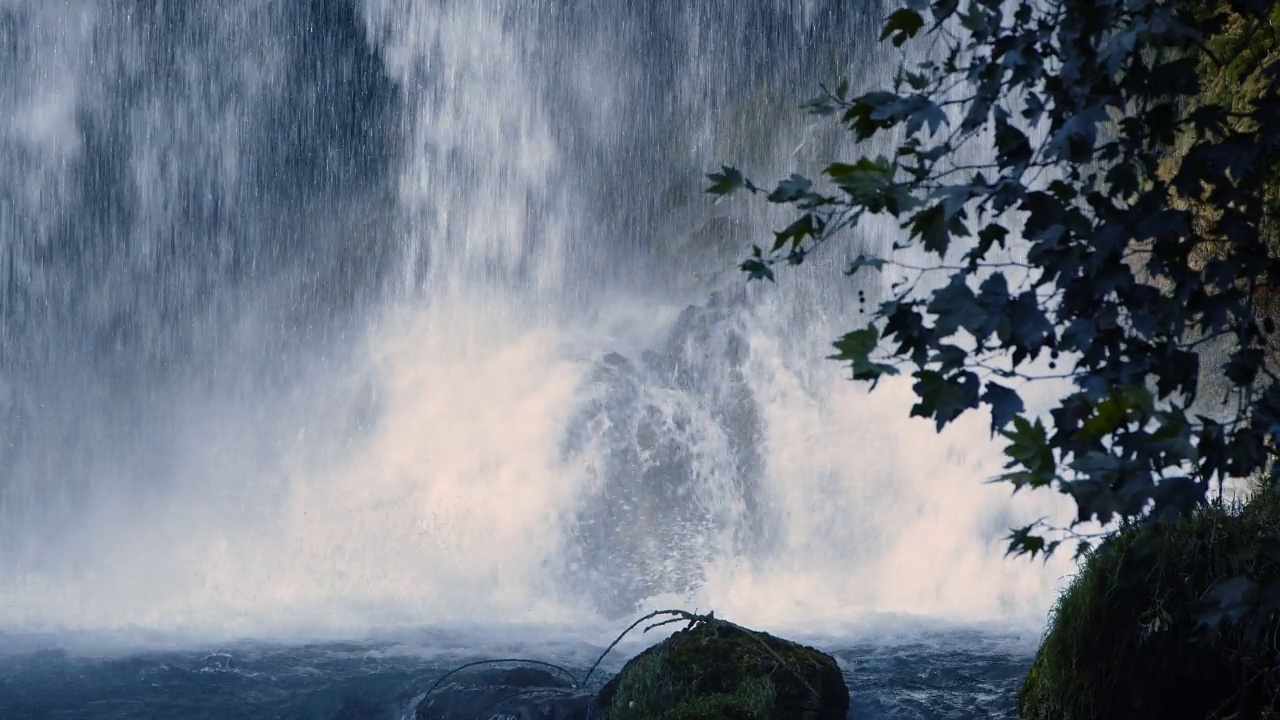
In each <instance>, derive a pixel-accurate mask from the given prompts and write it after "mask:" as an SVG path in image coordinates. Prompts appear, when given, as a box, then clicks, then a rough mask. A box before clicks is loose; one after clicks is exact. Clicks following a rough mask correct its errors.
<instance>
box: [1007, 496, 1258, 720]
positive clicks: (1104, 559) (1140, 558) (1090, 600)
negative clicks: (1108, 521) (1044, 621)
mask: <svg viewBox="0 0 1280 720" xmlns="http://www.w3.org/2000/svg"><path fill="white" fill-rule="evenodd" d="M1264 543H1280V501H1278V500H1277V498H1276V496H1274V495H1270V494H1268V495H1262V496H1259V497H1257V498H1255V499H1254V500H1252V501H1250V502H1249V503H1248V504H1247V505H1245V506H1244V507H1243V508H1238V509H1235V510H1228V509H1225V508H1223V507H1218V506H1214V507H1209V508H1206V509H1204V510H1202V511H1200V512H1198V513H1196V514H1195V515H1194V516H1192V517H1191V518H1189V519H1187V520H1184V521H1182V522H1180V523H1178V524H1177V525H1147V526H1138V525H1134V526H1132V527H1127V528H1124V529H1122V530H1121V531H1120V532H1119V533H1118V534H1117V535H1115V536H1114V537H1112V538H1110V539H1109V540H1107V541H1106V542H1104V543H1103V544H1102V545H1101V546H1099V547H1098V548H1097V549H1096V550H1095V551H1094V552H1092V553H1091V554H1090V555H1089V556H1088V557H1086V558H1085V561H1084V563H1083V564H1082V566H1081V568H1080V572H1079V574H1078V575H1077V576H1076V577H1075V579H1074V580H1073V581H1072V582H1071V584H1070V585H1069V586H1068V587H1067V589H1066V590H1065V591H1064V592H1063V594H1062V596H1061V597H1060V598H1059V599H1058V603H1057V605H1056V607H1055V608H1054V611H1053V615H1052V617H1051V618H1050V622H1049V627H1048V629H1047V631H1046V633H1045V637H1044V640H1043V642H1042V643H1041V645H1040V649H1039V651H1038V652H1037V654H1036V657H1035V660H1034V662H1033V663H1032V666H1031V669H1030V672H1029V673H1028V674H1027V678H1026V681H1025V682H1024V684H1023V687H1022V691H1021V693H1020V694H1019V696H1018V711H1019V714H1020V715H1021V717H1022V718H1024V720H1111V719H1112V718H1162V719H1167V720H1184V719H1185V720H1206V719H1207V718H1229V717H1235V718H1280V648H1278V647H1277V645H1276V643H1274V642H1272V640H1273V636H1274V634H1276V633H1277V632H1280V621H1278V620H1277V618H1275V617H1272V618H1270V621H1269V626H1268V627H1266V628H1264V629H1263V632H1262V633H1260V634H1259V635H1260V636H1263V638H1264V639H1262V640H1261V641H1255V642H1250V641H1249V635H1248V633H1247V629H1246V628H1244V627H1241V626H1239V625H1233V624H1230V623H1224V624H1222V625H1220V626H1219V627H1218V629H1217V631H1216V632H1206V631H1205V629H1204V628H1198V627H1197V620H1198V618H1200V617H1201V616H1202V615H1203V613H1204V612H1205V611H1207V610H1210V609H1212V606H1211V605H1209V604H1208V603H1209V602H1211V601H1209V600H1206V599H1205V598H1206V595H1207V594H1208V591H1209V590H1210V588H1211V587H1213V585H1214V584H1215V583H1216V582H1217V581H1219V580H1225V579H1228V578H1232V577H1241V576H1243V577H1248V578H1250V579H1252V580H1254V581H1255V582H1257V583H1259V584H1260V585H1262V586H1266V585H1268V584H1270V583H1273V582H1276V581H1277V580H1278V579H1280V567H1276V566H1275V565H1274V564H1273V563H1272V562H1271V561H1270V560H1267V559H1266V555H1265V554H1259V553H1258V552H1257V550H1258V548H1259V547H1260V546H1261V545H1262V544H1264Z"/></svg>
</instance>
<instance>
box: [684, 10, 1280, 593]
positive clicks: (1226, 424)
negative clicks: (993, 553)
mask: <svg viewBox="0 0 1280 720" xmlns="http://www.w3.org/2000/svg"><path fill="white" fill-rule="evenodd" d="M1276 7H1277V6H1276V5H1275V4H1274V3H1273V2H1271V1H1270V0H1230V2H1228V3H1221V4H1215V3H1203V4H1202V3H1199V2H1193V1H1192V0H1185V1H1183V0H1174V1H1168V0H1037V1H1036V2H1030V1H1028V0H1020V1H1018V2H1014V3H1009V2H1005V1H1003V0H907V3H906V6H905V7H903V8H902V9H899V10H897V11H895V12H893V13H892V14H890V15H889V16H888V18H887V20H886V22H885V24H884V31H883V34H882V36H881V40H882V41H889V42H891V43H892V44H893V45H894V46H909V47H914V48H919V49H921V50H923V51H924V52H922V53H921V52H918V53H915V57H921V56H923V57H924V58H925V59H922V60H911V59H910V58H911V57H912V56H905V58H906V59H904V60H903V62H902V65H901V66H900V67H899V69H898V71H897V73H896V76H895V78H894V81H893V83H892V87H890V88H865V89H864V88H858V89H856V90H854V89H851V88H850V86H849V85H848V84H847V83H841V84H840V85H839V86H838V87H836V88H835V89H834V90H828V91H824V93H823V94H822V95H821V96H820V97H818V98H816V99H814V100H813V101H811V102H810V103H808V104H807V106H806V107H807V109H808V110H809V111H810V112H813V113H815V114H818V115H824V116H831V117H832V118H834V120H835V121H836V122H839V123H841V124H842V125H843V126H844V127H845V128H847V130H848V131H849V132H851V133H852V134H853V135H854V136H855V138H856V139H857V140H858V141H870V140H872V139H873V138H878V139H879V141H878V142H877V143H875V144H873V143H870V142H867V143H860V144H859V147H862V148H869V147H878V148H884V147H892V151H891V152H890V153H889V154H887V155H886V154H880V155H875V156H872V155H867V156H863V157H856V158H853V159H851V160H846V161H841V162H833V163H830V164H829V165H827V166H826V168H825V170H824V171H823V177H822V178H820V179H818V180H811V179H809V178H806V177H802V176H800V175H792V176H790V177H788V178H786V179H785V180H783V181H781V182H780V183H778V184H777V185H776V186H775V188H774V189H772V190H770V189H768V188H766V187H761V186H758V185H756V184H755V183H753V182H752V181H751V180H750V179H748V178H747V177H745V176H744V175H743V174H742V173H741V172H739V171H738V170H736V169H734V168H727V167H726V168H724V169H723V170H722V171H721V172H719V173H713V174H711V175H709V177H710V179H711V181H712V183H713V184H712V186H711V187H710V188H709V191H710V192H712V193H715V194H719V195H727V194H730V193H734V192H739V191H746V192H749V193H753V194H758V195H763V196H765V197H766V198H767V200H768V201H769V202H771V203H776V204H781V205H786V206H790V207H792V208H794V210H795V211H796V217H795V220H794V221H793V222H791V223H790V224H788V225H787V226H786V227H785V228H783V229H782V230H780V231H778V232H776V233H775V235H774V239H773V242H772V244H770V245H768V246H766V247H755V248H753V252H752V255H751V257H749V258H748V259H746V260H745V261H743V263H742V269H743V270H744V271H746V272H747V273H748V274H749V275H750V276H751V277H753V278H767V279H773V278H774V273H775V269H776V268H778V267H779V266H780V265H787V264H798V263H800V262H803V261H804V259H805V258H806V257H807V256H808V255H809V253H811V252H814V251H815V250H817V249H819V248H820V247H821V246H822V245H823V244H824V243H826V242H827V241H828V240H829V239H830V238H832V237H834V236H836V235H837V234H839V233H841V232H842V231H845V230H849V229H852V228H855V227H856V226H857V225H858V224H859V223H860V221H862V220H863V219H864V218H866V217H867V216H871V215H881V216H888V217H891V218H893V219H894V220H896V221H897V222H898V223H899V224H900V226H901V228H902V229H903V230H904V231H905V233H904V237H903V239H902V240H900V241H898V242H896V243H895V244H894V245H893V246H892V247H891V248H890V249H889V251H888V252H887V253H885V254H882V255H867V256H863V257H859V258H858V259H857V260H855V261H854V262H853V263H852V264H851V266H850V267H849V268H848V273H849V274H850V275H853V274H855V273H867V272H882V273H883V272H890V271H892V272H893V273H894V274H895V277H896V278H897V280H896V282H894V283H893V284H892V285H891V286H890V287H891V288H892V289H891V292H889V293H888V296H887V299H885V300H884V301H883V302H882V303H880V304H879V305H878V307H876V308H875V309H874V310H873V311H872V312H870V313H869V314H868V320H867V322H866V324H865V325H864V326H862V327H857V328H854V329H852V330H851V331H850V332H848V333H847V334H845V335H844V336H843V337H841V338H839V339H838V340H836V341H835V350H836V352H835V353H834V355H833V356H832V357H833V358H835V359H837V360H840V361H843V362H846V363H848V364H849V366H850V368H851V370H852V376H853V379H855V380H860V381H866V382H869V383H870V384H871V385H872V386H873V387H874V385H875V383H876V382H877V380H878V379H880V378H882V377H884V376H886V375H894V374H898V373H908V374H910V376H911V377H912V378H913V379H914V381H915V382H914V386H913V387H914V390H915V394H916V397H917V402H916V404H915V406H914V407H913V408H912V410H911V414H912V415H918V416H923V417H926V418H929V419H932V420H933V421H934V422H935V423H936V426H937V427H938V428H939V429H941V428H943V427H944V426H945V425H947V424H948V423H950V422H952V421H953V420H955V419H956V418H957V417H960V416H961V415H963V414H964V413H966V412H968V411H971V410H975V409H979V408H984V407H985V408H987V409H988V410H989V412H990V415H991V418H992V432H993V433H1000V434H1001V435H1002V436H1003V437H1004V438H1005V439H1006V440H1007V441H1008V446H1007V449H1006V455H1007V457H1008V463H1007V465H1006V472H1005V473H1004V474H1002V475H1000V476H999V477H998V478H997V480H998V481H1001V482H1007V483H1009V484H1010V485H1011V486H1012V487H1013V489H1014V490H1015V491H1017V490H1018V489H1021V488H1024V487H1025V488H1044V487H1051V488H1054V489H1056V490H1057V491H1059V492H1062V493H1065V494H1067V495H1069V496H1070V497H1071V499H1072V500H1073V501H1074V503H1075V507H1076V509H1077V511H1078V512H1077V513H1076V517H1075V519H1074V522H1073V524H1072V526H1071V528H1066V529H1060V530H1054V529H1051V528H1048V527H1047V526H1045V525H1043V524H1041V523H1037V524H1034V525H1031V526H1028V527H1024V528H1019V529H1016V530H1014V531H1013V532H1012V533H1011V535H1010V538H1009V540H1010V552H1012V553H1027V554H1030V555H1031V556H1033V557H1034V556H1036V555H1037V554H1041V553H1043V554H1046V555H1047V554H1049V553H1052V552H1054V551H1055V550H1056V549H1057V548H1058V547H1059V545H1060V544H1061V543H1062V542H1063V541H1064V540H1067V539H1070V538H1073V537H1074V538H1076V539H1079V538H1080V535H1079V534H1078V533H1075V532H1072V529H1074V528H1079V526H1080V524H1081V523H1086V522H1098V523H1101V524H1102V525H1103V526H1114V524H1116V523H1119V522H1121V521H1126V520H1136V521H1140V522H1166V521H1167V522H1174V521H1177V520H1178V519H1179V518H1183V517H1186V516H1187V515H1188V514H1189V513H1191V512H1192V511H1193V510H1194V509H1195V508H1196V507H1198V506H1200V505H1202V504H1204V503H1205V502H1206V500H1207V499H1209V498H1211V497H1212V495H1211V490H1212V489H1213V488H1215V487H1217V488H1219V489H1220V488H1221V483H1222V482H1223V480H1224V479H1226V478H1228V477H1247V476H1259V475H1267V478H1266V480H1265V482H1266V483H1268V484H1274V483H1275V481H1276V479H1277V477H1278V475H1277V471H1276V467H1277V466H1276V465H1275V464H1274V463H1272V462H1271V461H1272V458H1273V457H1274V456H1275V454H1276V449H1277V445H1276V437H1277V435H1278V434H1280V385H1277V383H1276V380H1277V375H1276V372H1275V369H1274V368H1273V367H1272V366H1271V365H1270V364H1269V363H1268V358H1269V357H1270V356H1271V353H1272V344H1271V343H1272V340H1271V333H1272V332H1273V330H1274V328H1273V324H1272V321H1271V319H1270V317H1269V314H1268V313H1269V310H1268V308H1270V307H1271V302H1270V300H1269V298H1271V297H1273V296H1275V292H1274V291H1273V290H1270V289H1272V288H1277V287H1280V257H1278V254H1277V253H1276V252H1275V241H1274V236H1275V231H1274V225H1275V217H1276V210H1277V208H1276V205H1277V203H1276V201H1275V192H1274V190H1275V187H1276V183H1275V177H1276V168H1277V167H1278V166H1277V164H1276V162H1275V161H1276V158H1277V155H1278V151H1280V145H1278V144H1277V141H1278V140H1280V98H1278V94H1280V77H1278V76H1280V64H1277V53H1276V48H1277V47H1280V43H1277V41H1276V37H1275V33H1276V30H1275V29H1274V28H1273V26H1272V24H1271V21H1272V20H1273V19H1280V13H1278V11H1277V9H1276ZM1242 58H1243V60H1242ZM1246 86H1247V87H1248V93H1241V92H1238V91H1237V89H1238V88H1241V87H1246ZM974 158H977V159H974ZM922 257H925V258H926V259H927V261H926V262H922V261H921V260H920V258H922ZM1223 347H1225V348H1228V350H1227V351H1226V353H1225V360H1222V359H1221V358H1219V359H1215V358H1214V353H1209V352H1206V351H1207V350H1208V349H1210V348H1223ZM1218 362H1220V364H1221V367H1220V371H1221V373H1222V374H1223V375H1224V376H1225V380H1224V381H1223V383H1222V387H1226V388H1227V392H1226V393H1225V396H1219V397H1215V398H1204V399H1203V400H1204V401H1203V402H1197V401H1198V400H1201V398H1200V395H1201V390H1202V389H1201V387H1200V386H1199V382H1200V378H1201V373H1202V370H1204V369H1206V368H1207V369H1209V370H1210V371H1214V372H1216V371H1218V370H1219V368H1213V367H1209V364H1211V363H1218ZM1037 379H1039V380H1043V379H1057V380H1058V381H1059V382H1063V383H1064V385H1066V386H1067V387H1068V389H1067V390H1066V391H1065V392H1064V394H1063V395H1062V397H1061V399H1060V400H1058V401H1056V403H1055V404H1054V405H1053V407H1051V408H1049V409H1048V410H1047V412H1038V411H1037V412H1035V413H1034V414H1033V413H1032V412H1031V411H1030V410H1029V409H1028V408H1027V407H1026V406H1025V404H1024V403H1023V400H1022V397H1021V393H1020V388H1021V387H1024V385H1023V384H1024V383H1025V382H1027V381H1032V380H1037ZM1081 547H1084V544H1083V541H1082V545H1081ZM1237 589H1239V588H1237ZM1246 589H1247V588H1246ZM1237 599H1238V598H1237Z"/></svg>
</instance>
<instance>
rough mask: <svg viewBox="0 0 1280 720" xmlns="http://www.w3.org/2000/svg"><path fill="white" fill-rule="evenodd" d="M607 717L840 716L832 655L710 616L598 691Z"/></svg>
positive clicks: (797, 719) (831, 719) (842, 694)
mask: <svg viewBox="0 0 1280 720" xmlns="http://www.w3.org/2000/svg"><path fill="white" fill-rule="evenodd" d="M599 704H600V707H601V708H602V709H603V711H604V718H605V720H713V719H714V720H845V717H846V716H847V714H848V712H849V689H848V687H846V686H845V683H844V677H843V676H842V675H841V674H840V668H839V666H838V665H837V664H836V661H835V659H834V658H832V657H831V656H830V655H827V654H826V653H823V652H820V651H818V650H815V649H813V648H811V647H806V646H803V645H799V644H797V643H794V642H791V641H789V640H783V639H781V638H776V637H773V636H772V635H768V634H766V633H762V632H756V631H753V630H749V629H747V628H742V627H740V626H737V625H734V624H732V623H727V622H724V621H721V620H716V619H711V620H709V621H704V622H699V623H697V624H696V625H694V626H693V627H692V628H689V629H686V630H681V631H680V632H677V633H675V634H674V635H672V636H671V637H669V638H667V639H666V640H663V641H662V642H660V643H658V644H657V645H654V646H653V647H651V648H649V649H648V650H645V651H644V652H642V653H640V654H639V655H637V656H636V657H634V658H632V659H631V661H630V662H628V663H627V664H626V666H625V667H623V668H622V672H620V673H618V675H617V676H616V677H614V678H613V679H612V680H610V681H609V682H608V683H606V684H605V686H604V687H603V688H601V690H600V694H599Z"/></svg>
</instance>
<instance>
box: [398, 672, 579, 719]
mask: <svg viewBox="0 0 1280 720" xmlns="http://www.w3.org/2000/svg"><path fill="white" fill-rule="evenodd" d="M415 717H416V718H417V720H599V718H600V711H599V708H598V707H597V706H596V702H595V697H594V696H593V695H592V694H590V693H587V692H582V691H579V690H576V689H575V688H574V686H573V684H572V683H570V682H569V681H568V680H566V679H565V678H563V677H561V676H559V675H555V674H553V673H550V672H548V671H546V670H540V669H536V668H512V669H494V670H483V671H478V672H473V673H467V674H466V675H465V676H460V677H459V679H458V680H449V681H446V682H445V683H444V684H442V685H441V686H440V687H438V688H435V689H434V690H433V691H432V692H431V693H430V694H429V695H427V697H425V698H423V700H422V702H420V703H419V704H418V708H417V713H416V715H415Z"/></svg>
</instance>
